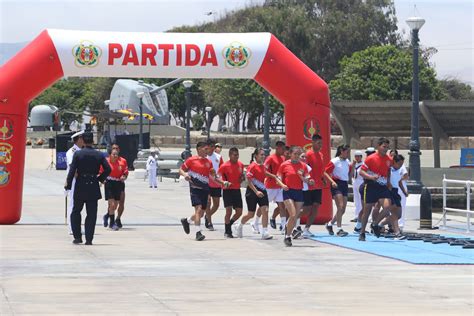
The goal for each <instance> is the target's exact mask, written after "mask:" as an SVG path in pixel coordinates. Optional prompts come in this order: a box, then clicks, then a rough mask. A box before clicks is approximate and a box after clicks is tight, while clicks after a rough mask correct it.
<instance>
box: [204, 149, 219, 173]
mask: <svg viewBox="0 0 474 316" xmlns="http://www.w3.org/2000/svg"><path fill="white" fill-rule="evenodd" d="M207 159H209V160H210V161H211V162H212V168H213V169H214V170H215V171H216V172H217V170H219V163H220V161H221V155H219V154H218V153H216V152H213V153H212V154H211V155H208V156H207Z"/></svg>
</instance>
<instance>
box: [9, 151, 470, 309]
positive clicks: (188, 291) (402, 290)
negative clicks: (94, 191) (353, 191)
mask: <svg viewBox="0 0 474 316" xmlns="http://www.w3.org/2000/svg"><path fill="white" fill-rule="evenodd" d="M30 159H31V156H28V160H27V162H28V161H29V160H30ZM34 165H35V164H34V163H30V164H28V166H29V167H27V169H26V174H25V189H24V206H23V217H22V220H21V221H20V222H19V223H18V224H16V225H12V226H1V227H0V258H1V260H0V274H1V275H0V289H1V293H0V315H22V314H43V315H53V314H57V315H67V314H87V315H89V314H90V315H94V314H95V315H103V314H124V315H140V314H143V315H146V314H147V315H156V314H175V315H184V314H202V315H224V314H231V315H242V314H247V315H254V314H258V315H266V314H268V315H280V314H281V315H290V314H291V315H297V314H301V315H373V314H381V313H384V314H388V315H391V314H401V315H414V314H418V315H472V314H473V304H474V302H473V300H474V299H473V297H474V277H473V276H474V267H473V266H452V265H451V266H443V265H440V266H437V265H426V266H424V265H412V264H408V263H404V262H400V261H396V260H392V259H387V258H383V257H378V256H375V255H370V254H365V253H360V252H356V251H352V250H348V249H343V248H339V247H335V246H331V245H327V244H322V243H319V242H315V241H309V240H302V241H295V242H294V247H292V248H285V247H284V246H283V243H282V238H281V236H280V235H278V234H277V233H276V232H275V231H273V232H272V233H274V234H275V239H274V240H270V241H262V240H259V239H258V238H257V237H256V236H255V235H252V234H251V233H250V230H249V227H246V228H245V230H244V235H245V238H243V239H234V240H225V239H224V238H223V225H222V219H223V210H222V209H221V210H219V211H218V213H217V216H216V223H217V225H216V227H217V229H218V231H216V232H206V233H205V234H206V236H207V238H206V240H205V241H204V242H195V241H193V240H192V236H191V235H189V236H188V235H185V234H184V233H183V231H182V228H181V226H180V224H179V218H180V217H183V216H188V215H189V214H190V206H189V197H188V189H187V187H185V186H183V185H182V184H181V183H175V182H174V181H173V180H170V179H166V180H164V182H163V183H160V184H159V185H160V187H159V188H158V189H157V190H152V189H149V188H148V186H147V185H146V183H145V182H143V181H142V180H137V179H133V177H131V179H129V180H128V182H127V204H126V213H125V215H124V217H123V223H124V225H125V226H124V229H123V230H121V231H118V232H113V231H108V230H106V229H105V228H103V227H102V226H100V223H98V225H97V228H96V238H95V240H94V242H95V245H94V246H83V245H81V246H75V245H72V244H71V237H70V236H69V235H68V234H67V229H66V227H65V226H64V196H63V193H62V191H61V188H62V185H63V183H64V178H65V172H64V171H46V170H43V169H44V168H42V166H41V168H42V169H40V168H34V167H32V166H34ZM104 211H105V202H104V201H103V200H102V201H101V202H100V210H99V213H104ZM352 214H353V210H352V209H351V208H350V209H349V210H348V215H347V216H345V219H344V221H345V223H348V221H349V219H350V218H351V216H352ZM408 226H409V228H410V227H411V228H414V227H416V226H417V223H413V222H410V223H409V224H408ZM351 228H352V226H351V225H346V229H347V230H349V229H351ZM313 230H314V231H323V230H324V228H323V227H322V226H318V227H315V228H314V229H313Z"/></svg>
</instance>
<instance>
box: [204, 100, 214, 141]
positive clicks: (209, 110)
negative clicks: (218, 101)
mask: <svg viewBox="0 0 474 316" xmlns="http://www.w3.org/2000/svg"><path fill="white" fill-rule="evenodd" d="M205 110H206V112H207V119H206V125H207V140H209V139H211V111H212V107H210V106H206V108H205Z"/></svg>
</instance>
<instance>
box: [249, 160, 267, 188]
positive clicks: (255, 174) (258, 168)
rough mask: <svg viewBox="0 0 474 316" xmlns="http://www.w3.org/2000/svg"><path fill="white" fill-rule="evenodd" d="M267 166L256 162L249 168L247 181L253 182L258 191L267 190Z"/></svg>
mask: <svg viewBox="0 0 474 316" xmlns="http://www.w3.org/2000/svg"><path fill="white" fill-rule="evenodd" d="M265 178H266V176H265V166H264V165H259V164H258V163H256V162H255V161H254V162H252V163H251V164H250V165H249V166H248V167H247V179H248V181H250V182H252V183H253V185H254V186H255V187H256V188H257V189H258V190H265V184H264V183H265Z"/></svg>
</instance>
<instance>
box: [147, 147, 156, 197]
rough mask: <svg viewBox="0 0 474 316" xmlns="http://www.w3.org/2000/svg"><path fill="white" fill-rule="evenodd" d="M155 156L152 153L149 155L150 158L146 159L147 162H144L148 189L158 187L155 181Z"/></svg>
mask: <svg viewBox="0 0 474 316" xmlns="http://www.w3.org/2000/svg"><path fill="white" fill-rule="evenodd" d="M155 156H156V153H155V152H154V151H152V152H151V153H150V156H149V157H148V160H147V161H146V170H147V171H148V184H149V185H150V188H156V187H158V184H157V181H156V169H158V168H157V167H158V163H157V162H156V158H155Z"/></svg>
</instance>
